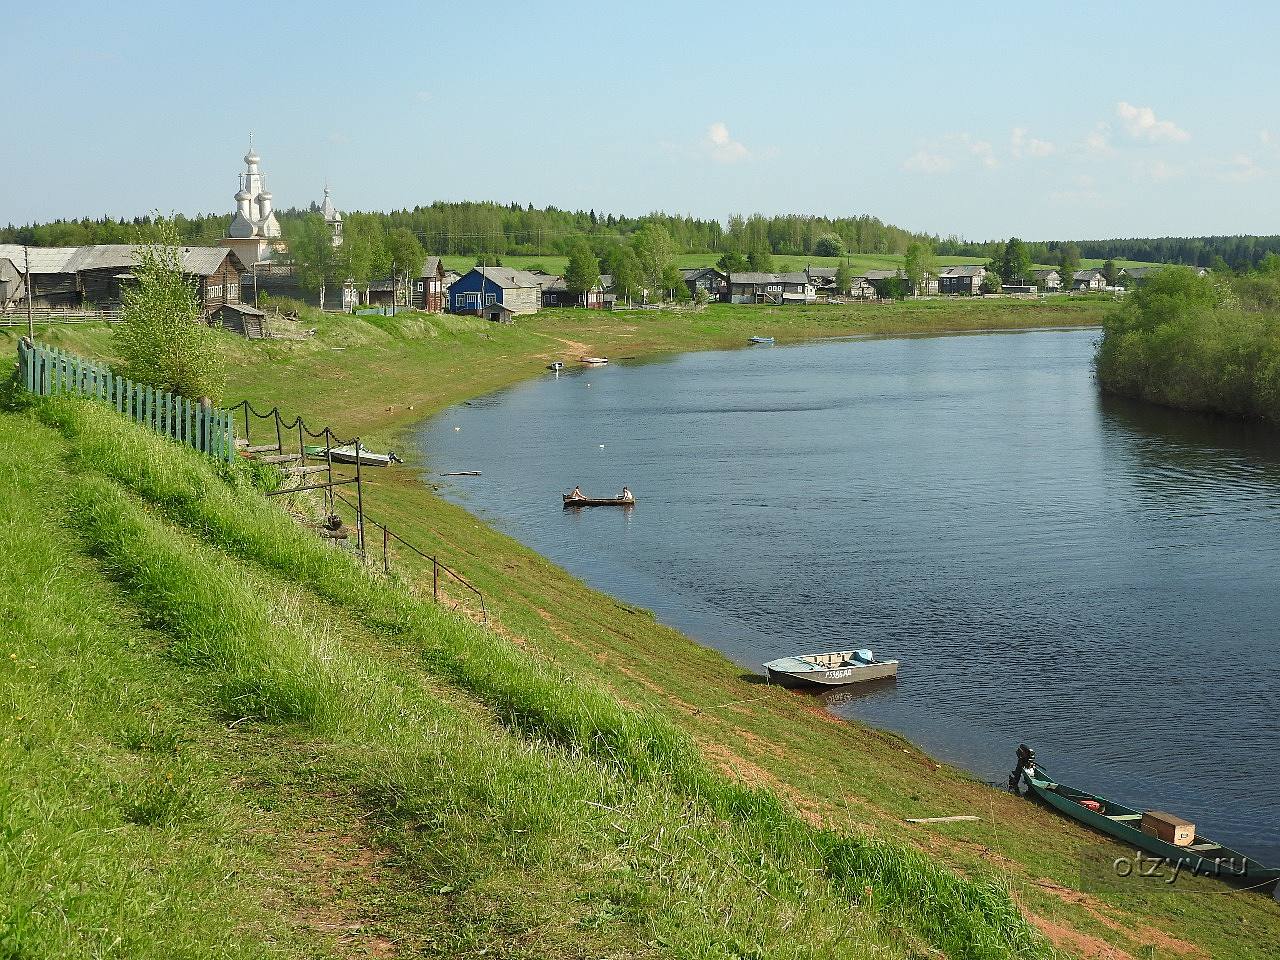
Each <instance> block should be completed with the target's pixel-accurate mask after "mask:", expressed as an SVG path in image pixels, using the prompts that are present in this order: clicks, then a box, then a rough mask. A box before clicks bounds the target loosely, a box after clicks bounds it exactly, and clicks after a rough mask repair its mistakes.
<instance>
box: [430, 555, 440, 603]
mask: <svg viewBox="0 0 1280 960" xmlns="http://www.w3.org/2000/svg"><path fill="white" fill-rule="evenodd" d="M431 599H432V600H434V601H435V602H436V603H439V602H440V561H439V560H437V559H436V558H435V557H432V558H431Z"/></svg>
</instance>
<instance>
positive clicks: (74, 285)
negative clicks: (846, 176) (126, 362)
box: [0, 146, 1153, 338]
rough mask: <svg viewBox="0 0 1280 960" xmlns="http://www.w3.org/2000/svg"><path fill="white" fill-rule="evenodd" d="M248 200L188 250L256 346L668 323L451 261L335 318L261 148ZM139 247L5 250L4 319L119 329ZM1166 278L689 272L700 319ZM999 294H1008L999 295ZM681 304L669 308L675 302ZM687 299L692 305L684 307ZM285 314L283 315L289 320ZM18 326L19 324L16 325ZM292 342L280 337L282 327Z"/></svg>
mask: <svg viewBox="0 0 1280 960" xmlns="http://www.w3.org/2000/svg"><path fill="white" fill-rule="evenodd" d="M244 164H245V169H244V171H243V172H242V173H241V174H240V175H239V189H238V190H237V191H236V193H235V195H234V199H235V213H234V215H233V217H232V219H231V222H230V226H229V227H228V228H227V231H226V235H225V236H224V237H223V238H222V239H221V241H220V242H219V243H218V245H217V246H187V247H183V248H182V251H181V256H182V267H183V270H184V272H185V273H186V274H187V277H188V279H189V280H190V281H191V283H192V284H193V286H194V287H195V289H196V293H197V298H198V301H199V303H200V305H201V309H202V311H203V314H204V316H205V318H206V320H207V321H208V322H209V323H210V324H212V325H216V326H220V327H223V328H226V329H229V330H232V331H235V332H237V333H240V334H243V335H244V336H247V337H250V338H258V337H263V336H267V335H270V333H269V329H268V309H266V308H267V305H268V304H270V303H271V302H272V301H275V302H277V304H278V303H281V302H283V303H304V304H308V305H311V306H320V307H322V308H324V307H326V306H327V307H328V309H329V310H331V311H332V310H340V311H342V312H353V311H365V310H372V311H377V312H394V311H396V310H400V309H411V310H419V311H424V312H428V313H443V312H451V313H457V314H469V315H473V316H481V317H484V318H486V319H488V320H492V321H496V322H510V321H511V320H513V319H514V318H515V317H517V316H522V315H528V314H533V313H536V312H538V311H539V310H541V309H543V308H551V307H583V308H587V309H593V310H612V309H614V308H616V307H618V306H625V307H641V308H650V309H656V308H659V307H661V306H662V305H663V303H662V301H663V300H664V299H668V300H670V299H674V298H672V297H670V296H669V295H670V293H671V291H651V290H648V289H642V290H641V296H640V298H639V301H638V302H637V301H635V300H634V299H632V298H631V297H629V296H627V297H620V296H619V293H618V291H617V290H616V289H615V284H614V278H613V277H612V276H611V275H609V274H608V273H603V272H602V273H600V274H599V279H598V280H596V281H593V282H591V283H590V285H589V286H588V287H587V288H586V289H574V288H573V287H572V285H571V284H570V283H569V282H568V281H567V280H566V278H565V277H564V276H562V275H557V274H552V273H549V272H547V271H545V270H543V269H538V268H530V269H518V268H514V267H510V266H503V265H502V264H501V261H500V260H498V261H497V262H495V263H493V264H489V263H487V262H485V261H484V259H483V258H481V259H480V260H479V261H478V262H477V264H476V266H474V267H472V268H471V269H470V270H466V271H465V272H461V271H459V270H454V269H449V268H447V267H446V266H445V261H444V259H443V258H442V257H440V256H434V255H425V256H424V257H423V258H422V259H423V262H422V263H421V264H419V265H416V266H415V265H413V264H409V265H407V269H406V268H405V267H404V266H402V267H401V268H400V269H398V270H395V269H393V270H392V271H391V273H390V275H389V276H385V277H381V278H377V279H373V280H370V281H368V282H365V283H357V282H355V281H354V280H351V279H348V280H346V281H345V282H344V283H342V285H341V293H340V297H338V298H336V302H335V299H334V298H331V299H330V300H329V301H328V303H327V304H326V300H325V298H324V291H323V290H321V291H320V292H319V293H318V294H317V291H315V290H314V289H308V288H307V287H306V286H305V285H304V284H303V283H301V282H300V278H299V269H298V265H297V263H296V262H295V258H294V257H293V256H292V255H291V253H290V250H289V247H288V243H287V241H286V239H285V236H284V233H283V232H282V230H281V226H280V222H279V220H278V219H277V216H276V210H275V206H274V197H273V195H272V193H271V191H270V190H269V189H268V188H267V185H266V177H265V174H264V172H263V169H262V158H261V156H259V154H258V152H257V151H256V150H255V149H254V148H253V147H252V146H251V147H250V148H249V150H248V152H247V153H246V154H245V156H244ZM312 209H313V210H316V211H317V212H318V213H319V215H320V216H321V217H322V218H323V221H324V225H325V229H326V231H327V235H328V243H329V244H331V245H332V246H333V248H335V249H337V248H340V247H341V246H342V243H343V239H344V238H343V215H342V213H341V212H340V211H339V210H338V209H337V207H336V206H335V205H334V202H333V200H332V197H331V195H330V190H329V187H328V185H327V184H326V185H325V187H324V195H323V199H322V201H321V202H320V203H319V204H313V205H312ZM136 249H137V245H136V244H100V245H89V246H77V247H35V246H24V245H20V244H0V316H3V317H5V318H8V319H10V320H11V321H12V320H13V318H14V317H15V316H16V315H18V314H25V313H27V312H35V313H39V314H40V315H41V316H42V317H48V318H55V319H56V318H58V317H65V318H77V317H79V318H85V319H89V318H105V319H111V318H112V317H114V316H116V315H118V313H119V309H120V304H121V294H122V290H123V289H124V288H125V287H127V285H128V284H129V283H130V281H131V279H132V277H131V274H130V268H131V267H132V265H133V263H134V261H135V256H136ZM1151 269H1153V268H1142V267H1132V268H1129V269H1128V270H1121V271H1120V272H1119V275H1118V277H1116V278H1115V281H1116V282H1115V283H1109V282H1108V278H1107V276H1106V273H1105V272H1104V271H1103V270H1101V269H1098V268H1090V269H1082V270H1079V271H1075V272H1073V273H1072V275H1071V276H1070V277H1069V278H1067V279H1066V280H1064V278H1063V277H1062V275H1061V274H1060V272H1059V271H1058V270H1056V269H1035V270H1032V271H1030V273H1029V275H1028V276H1025V277H1015V278H1012V279H1014V280H1016V281H1018V282H1015V283H1004V282H999V278H997V277H995V275H994V274H990V276H989V273H990V271H989V269H988V267H987V266H986V265H983V264H980V263H972V264H953V265H946V266H939V267H937V268H936V269H935V270H929V271H923V272H921V274H920V276H919V280H918V282H916V281H913V280H912V279H911V278H910V277H909V276H908V274H907V272H906V271H905V270H904V269H902V268H897V269H865V270H862V271H860V272H855V271H853V270H851V269H848V268H846V269H844V270H843V271H842V270H841V268H840V267H836V266H829V265H828V266H817V265H813V264H807V265H806V266H805V268H804V269H803V270H784V271H782V272H765V271H756V270H725V269H721V268H720V267H719V266H693V267H683V268H681V269H680V275H681V277H682V279H683V282H684V284H685V287H686V288H687V290H686V291H677V292H679V293H680V294H681V296H680V299H684V300H687V301H688V302H691V303H693V304H695V305H701V304H706V303H730V304H768V305H786V304H818V303H829V304H842V303H848V302H868V303H872V302H878V301H887V300H891V299H900V298H902V297H904V296H905V297H913V298H916V297H975V296H992V295H994V296H1020V297H1039V296H1045V295H1055V294H1060V293H1066V292H1071V293H1098V294H1102V293H1108V292H1112V293H1114V292H1119V291H1121V290H1123V286H1121V285H1120V284H1122V283H1124V282H1140V281H1141V280H1142V279H1143V277H1144V276H1145V275H1146V274H1147V273H1148V272H1149V271H1150V270H1151ZM993 280H994V281H996V282H994V283H993ZM663 292H665V293H667V294H668V297H666V298H664V297H662V296H661V293H663ZM686 292H687V297H686V296H684V294H685V293H686ZM276 312H277V313H278V312H279V311H278V309H277V311H276ZM14 322H16V321H14ZM275 329H276V330H277V331H278V330H279V329H281V328H280V325H279V324H276V325H275Z"/></svg>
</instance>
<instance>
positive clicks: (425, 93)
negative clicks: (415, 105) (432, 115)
mask: <svg viewBox="0 0 1280 960" xmlns="http://www.w3.org/2000/svg"><path fill="white" fill-rule="evenodd" d="M413 97H414V99H415V100H417V101H418V102H419V103H430V102H431V100H432V96H431V91H430V90H418V91H416V92H415V93H414V95H413Z"/></svg>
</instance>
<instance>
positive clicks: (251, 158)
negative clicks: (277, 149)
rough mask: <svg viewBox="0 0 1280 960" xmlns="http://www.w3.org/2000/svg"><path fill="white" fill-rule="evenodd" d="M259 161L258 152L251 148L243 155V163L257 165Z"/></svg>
mask: <svg viewBox="0 0 1280 960" xmlns="http://www.w3.org/2000/svg"><path fill="white" fill-rule="evenodd" d="M261 160H262V158H261V157H260V156H258V151H257V150H255V149H253V147H250V148H249V152H248V153H246V154H245V155H244V162H245V163H259V162H260V161H261Z"/></svg>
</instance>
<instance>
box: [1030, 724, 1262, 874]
mask: <svg viewBox="0 0 1280 960" xmlns="http://www.w3.org/2000/svg"><path fill="white" fill-rule="evenodd" d="M1024 786H1025V787H1026V791H1027V794H1028V795H1030V796H1033V797H1035V798H1036V799H1038V800H1040V801H1042V802H1044V803H1046V804H1048V805H1049V806H1051V807H1053V808H1054V809H1055V810H1057V811H1058V812H1059V813H1062V814H1065V815H1066V816H1068V817H1070V818H1071V819H1072V820H1075V821H1076V822H1078V823H1082V824H1084V825H1085V826H1087V827H1091V828H1093V829H1094V830H1097V831H1098V832H1100V833H1104V834H1106V835H1107V836H1109V837H1111V838H1112V839H1115V840H1119V841H1120V842H1121V843H1125V844H1127V845H1129V846H1131V847H1134V848H1136V849H1137V850H1141V851H1143V852H1145V853H1148V854H1151V855H1152V856H1153V857H1157V858H1159V859H1160V860H1163V861H1164V862H1165V863H1167V864H1168V865H1169V866H1170V867H1173V866H1175V865H1179V866H1180V867H1181V868H1185V869H1186V870H1188V871H1189V872H1191V873H1195V874H1198V875H1200V876H1209V877H1219V878H1221V879H1224V880H1232V881H1236V882H1239V883H1241V884H1243V885H1245V886H1246V887H1249V888H1256V889H1263V888H1266V887H1268V886H1270V887H1271V888H1272V893H1273V895H1274V896H1275V897H1276V898H1277V899H1280V882H1278V881H1280V868H1276V867H1268V866H1265V865H1263V864H1261V863H1259V862H1258V861H1257V860H1254V859H1253V858H1252V857H1250V856H1248V855H1247V854H1244V853H1241V852H1240V851H1238V850H1233V849H1231V848H1230V847H1224V846H1223V845H1222V844H1220V843H1217V842H1215V841H1213V840H1210V839H1209V838H1208V837H1205V836H1201V835H1200V833H1198V832H1197V831H1196V829H1195V824H1193V823H1189V822H1187V821H1185V820H1182V819H1181V818H1179V817H1175V816H1172V815H1171V814H1167V813H1162V812H1161V811H1158V810H1147V811H1143V810H1137V809H1135V808H1133V807H1129V806H1126V805H1124V804H1122V803H1118V802H1116V801H1115V800H1110V799H1108V798H1107V797H1102V796H1098V795H1097V794H1094V793H1089V792H1088V791H1087V790H1082V789H1080V788H1079V787H1072V786H1068V785H1067V784H1065V783H1057V782H1055V781H1054V780H1053V778H1052V777H1050V776H1049V772H1048V771H1047V770H1045V769H1044V768H1043V767H1041V766H1040V765H1039V764H1038V763H1036V753H1035V751H1034V750H1032V749H1031V748H1029V747H1028V746H1027V745H1026V744H1025V743H1024V744H1022V745H1021V746H1019V747H1018V765H1017V766H1016V767H1014V769H1013V772H1012V773H1011V774H1009V788H1010V789H1011V790H1013V791H1014V792H1015V793H1021V792H1022V789H1021V788H1022V787H1024Z"/></svg>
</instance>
